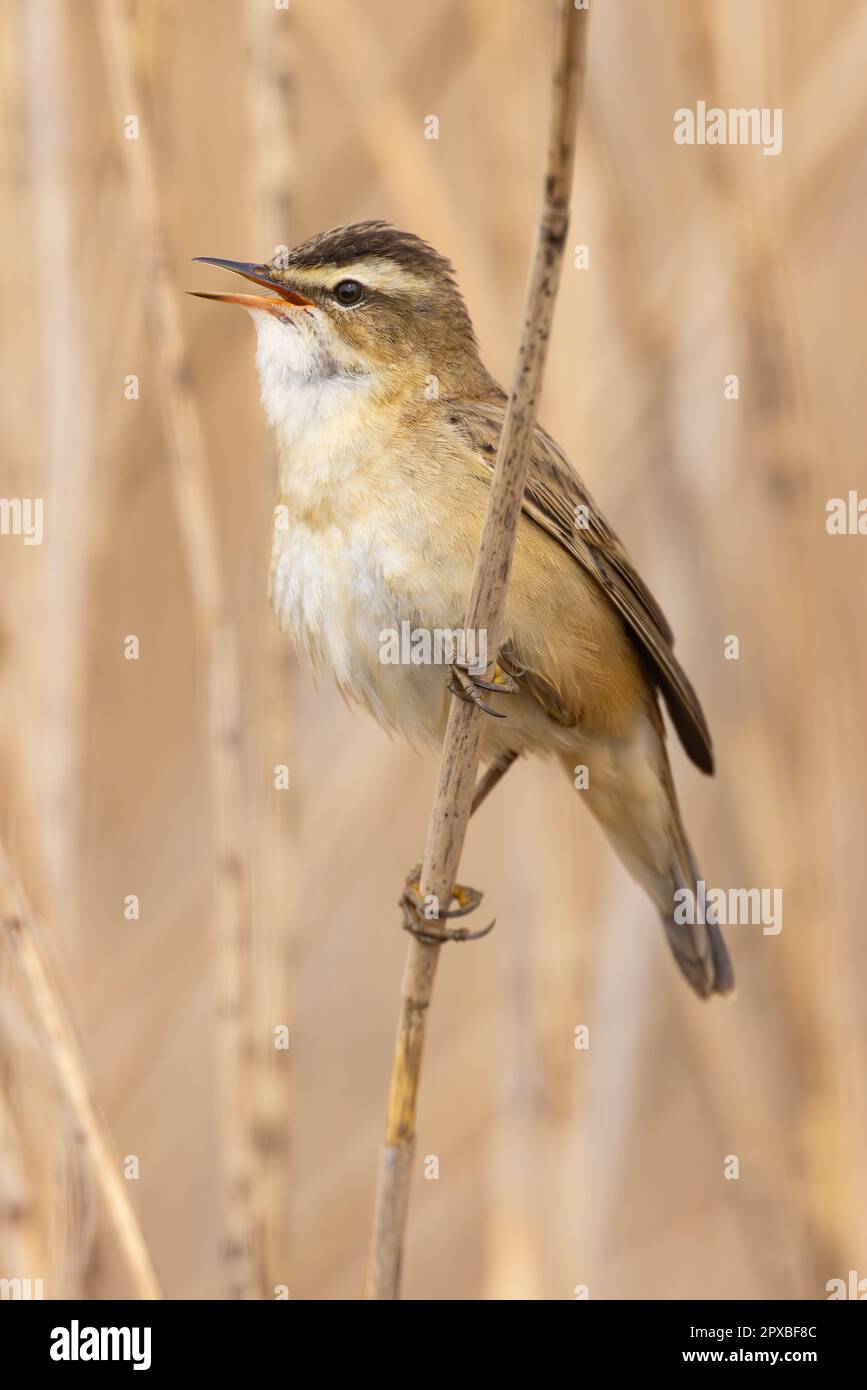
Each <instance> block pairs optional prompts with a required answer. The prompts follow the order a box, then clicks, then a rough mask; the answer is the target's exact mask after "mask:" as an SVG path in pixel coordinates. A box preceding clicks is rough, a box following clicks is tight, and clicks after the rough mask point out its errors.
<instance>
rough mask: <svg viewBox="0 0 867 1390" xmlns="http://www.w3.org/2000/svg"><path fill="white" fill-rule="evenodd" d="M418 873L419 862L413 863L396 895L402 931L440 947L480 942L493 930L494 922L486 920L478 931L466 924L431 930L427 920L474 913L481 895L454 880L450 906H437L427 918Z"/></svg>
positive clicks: (419, 869)
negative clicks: (401, 918)
mask: <svg viewBox="0 0 867 1390" xmlns="http://www.w3.org/2000/svg"><path fill="white" fill-rule="evenodd" d="M420 875H421V864H416V866H415V868H414V869H410V871H409V873H408V874H407V876H406V883H405V884H404V889H403V892H402V893H401V895H400V898H399V906H400V908H401V911H402V912H403V930H404V931H408V932H409V933H410V935H411V936H414V937H415V939H416V941H422V942H424V944H425V945H426V946H442V945H444V944H445V943H446V942H447V941H479V940H480V939H481V937H483V936H487V935H488V932H490V931H493V929H494V922H489V923H488V925H487V926H486V927H483V928H482V929H481V930H480V931H469V930H468V929H467V928H466V927H451V928H450V927H444V928H443V929H442V931H431V930H430V928H429V927H428V926H427V923H428V922H431V921H433V922H438V921H441V920H442V918H444V917H466V916H467V915H468V914H469V913H470V912H475V910H476V908H477V907H478V905H479V903H480V902H481V901H482V895H481V893H480V892H479V890H478V889H477V888H466V887H464V885H463V884H462V883H456V884H455V885H454V887H453V888H452V895H451V897H450V898H449V905H448V906H447V907H443V908H439V909H438V911H437V913H436V916H435V917H427V916H426V915H425V902H424V899H423V898H422V896H421V884H420V882H419V878H420ZM452 903H457V907H452V906H451V904H452ZM495 920H496V919H495Z"/></svg>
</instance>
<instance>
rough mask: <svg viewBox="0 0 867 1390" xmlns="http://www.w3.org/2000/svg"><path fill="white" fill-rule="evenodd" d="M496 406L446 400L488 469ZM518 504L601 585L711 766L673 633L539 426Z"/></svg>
mask: <svg viewBox="0 0 867 1390" xmlns="http://www.w3.org/2000/svg"><path fill="white" fill-rule="evenodd" d="M504 413H505V411H504V407H503V406H500V405H495V404H493V403H487V402H485V403H478V404H477V403H469V402H465V401H461V402H450V404H449V418H450V421H451V423H452V424H453V425H454V426H455V427H456V428H457V429H458V430H459V432H460V433H461V435H462V437H463V438H464V440H465V441H466V443H467V444H468V445H469V446H470V448H472V450H473V452H474V453H475V454H476V455H477V456H478V458H479V459H480V461H481V462H482V463H484V464H485V465H486V467H487V468H488V469H489V470H490V471H493V466H494V462H495V455H496V444H497V441H498V440H499V437H500V432H501V430H502V425H503V416H504ZM492 444H493V446H494V447H493V449H492V448H491V445H492ZM579 508H580V511H579ZM523 510H524V513H525V515H526V516H528V517H529V518H530V519H531V520H532V521H534V522H535V523H536V524H537V525H538V526H541V527H542V529H543V530H545V531H547V532H548V534H549V535H550V536H552V537H553V539H554V540H556V541H557V542H558V544H560V545H562V546H563V548H564V549H565V550H567V551H568V552H569V554H570V555H573V556H574V558H575V559H576V560H577V561H578V563H579V564H580V565H581V566H582V568H583V569H584V570H586V571H587V573H588V574H591V575H592V576H593V578H594V579H595V580H596V582H597V583H598V584H599V585H600V587H601V588H602V589H604V591H605V593H606V594H607V595H608V598H609V600H610V601H611V603H612V604H613V605H614V607H615V608H616V609H617V611H618V613H619V614H620V616H621V618H622V619H623V621H624V623H625V624H626V628H627V631H628V632H629V633H630V634H631V636H632V637H633V638H634V639H635V641H636V645H637V647H638V649H639V652H640V653H641V655H642V657H643V658H644V661H645V666H646V669H647V671H648V674H649V675H650V677H651V679H652V680H653V681H654V682H655V684H656V685H657V686H658V687H659V689H660V691H661V692H662V695H663V698H664V699H665V703H666V707H667V709H668V712H669V714H670V716H671V720H672V723H673V724H674V727H675V728H676V729H677V732H678V735H679V736H680V740H681V742H682V744H683V746H684V748H685V749H686V752H687V753H688V754H689V756H690V758H692V760H693V762H694V763H695V764H696V766H697V767H700V768H701V769H702V771H703V772H713V747H712V744H711V737H710V731H709V730H708V727H707V722H706V720H705V717H704V714H703V713H702V708H701V705H700V704H699V701H698V696H697V695H696V693H695V691H694V690H693V688H692V686H691V684H690V682H689V680H688V678H687V676H686V674H685V672H684V671H683V669H682V667H681V665H680V663H679V662H678V660H677V658H676V657H675V655H674V651H673V650H672V647H673V641H674V637H673V634H672V631H671V628H670V626H669V624H668V621H667V620H666V617H665V614H664V613H663V612H662V609H661V608H660V607H659V604H658V603H657V602H656V599H655V598H654V597H653V595H652V594H651V592H650V590H649V589H648V588H647V585H646V584H645V583H644V581H643V580H642V579H641V577H640V576H639V575H638V574H637V573H636V571H635V569H634V567H633V565H632V562H631V561H630V559H629V556H628V555H627V553H626V551H625V549H624V548H623V546H622V545H621V543H620V541H619V540H618V538H617V536H616V535H615V533H614V532H613V531H612V530H611V527H610V526H609V525H608V523H607V522H606V520H605V518H604V517H603V516H602V515H601V513H600V512H599V511H598V509H597V507H596V505H595V503H594V502H593V499H592V497H591V496H590V494H589V493H588V492H587V490H586V488H585V487H584V485H583V483H582V482H581V480H580V478H579V477H578V475H577V473H576V472H575V470H574V469H573V468H572V465H571V464H570V463H569V460H568V459H567V458H566V456H565V454H563V453H562V451H561V450H560V449H559V448H558V447H557V445H556V444H555V442H554V440H553V439H551V438H550V437H549V436H548V435H547V434H545V432H544V430H542V429H539V428H537V429H536V433H535V436H534V440H533V448H532V451H531V455H530V465H529V469H528V472H527V482H526V486H525V489H524V502H523Z"/></svg>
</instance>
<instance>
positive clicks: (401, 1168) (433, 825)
mask: <svg viewBox="0 0 867 1390" xmlns="http://www.w3.org/2000/svg"><path fill="white" fill-rule="evenodd" d="M588 22H589V21H588V15H587V13H585V12H584V11H580V10H576V9H575V7H574V5H573V4H572V3H571V0H559V5H558V22H557V32H556V38H555V51H554V66H553V74H552V101H551V120H550V128H549V139H548V153H547V160H546V165H545V177H544V183H543V190H544V191H543V203H542V211H541V216H540V220H539V229H538V234H537V238H536V247H535V252H534V256H533V263H532V266H531V271H530V279H529V284H528V287H527V295H526V301H525V308H524V325H523V330H522V333H521V341H520V345H519V348H518V356H517V362H516V365H515V371H514V376H513V382H512V390H511V393H510V396H509V404H508V408H507V411H506V418H505V421H504V424H503V433H502V436H501V438H500V445H499V450H498V453H497V463H496V467H495V470H494V477H493V481H492V484H491V492H490V497H489V499H488V508H487V512H486V515H485V522H484V528H483V530H482V538H481V542H480V544H479V551H478V555H477V556H476V566H475V571H474V574H473V584H472V590H471V594H470V601H469V606H468V608H467V614H466V621H465V626H466V628H467V629H469V630H479V629H484V630H486V631H487V633H488V643H489V651H490V652H491V653H492V654H493V655H492V660H496V650H497V644H498V641H499V634H500V631H501V628H502V623H503V616H504V613H505V606H506V589H507V586H508V580H509V572H510V570H511V564H512V556H513V553H514V548H515V537H516V534H517V526H518V518H519V515H520V511H521V502H522V499H523V495H524V481H525V478H526V474H527V464H528V461H529V456H530V445H531V442H532V438H533V431H534V428H535V423H536V411H537V408H538V403H539V396H540V393H541V389H542V378H543V374H544V370H545V360H546V356H547V349H548V342H549V339H550V331H551V321H552V318H553V312H554V301H555V298H556V294H557V288H558V285H559V281H560V271H561V267H562V262H563V250H564V245H565V240H566V233H567V230H568V226H569V201H570V196H571V190H572V174H573V165H574V152H575V134H576V127H577V118H578V110H579V106H580V101H581V97H582V95H583V88H584V68H585V55H586V44H587V26H588ZM484 717H485V716H484V715H483V714H482V712H481V711H480V710H478V709H477V708H476V707H475V706H473V705H470V704H468V703H466V702H464V701H462V700H455V701H453V702H452V705H451V708H450V710H449V718H448V723H447V726H446V732H445V738H444V741H443V753H442V761H441V764H440V774H439V781H438V784H437V790H436V795H435V798H434V804H433V809H432V811H431V818H430V824H429V826H428V836H427V845H426V847H425V855H424V861H423V864H422V872H421V893H422V896H423V897H428V896H431V895H433V896H435V897H436V899H437V900H438V901H439V902H440V903H448V902H449V901H450V900H451V896H452V889H453V885H454V883H455V880H456V877H457V871H458V866H459V863H460V856H461V850H462V848H463V843H464V837H465V835H466V828H467V822H468V820H469V816H470V813H471V807H472V801H473V792H474V789H475V783H476V769H477V767H478V763H479V754H480V752H481V741H482V734H483V722H482V721H483V720H484ZM439 952H440V947H439V945H432V944H427V943H425V942H422V941H419V940H417V939H413V940H412V941H411V942H410V946H409V950H408V952H407V959H406V965H405V968H404V977H403V986H402V989H401V1002H400V1014H399V1020H398V1030H397V1043H396V1047H395V1055H394V1065H393V1070H392V1077H391V1088H390V1094H389V1102H388V1118H387V1123H386V1135H385V1144H384V1146H383V1149H382V1155H381V1160H380V1169H379V1183H378V1189H377V1195H376V1206H375V1212H374V1225H373V1235H372V1239H371V1246H370V1257H369V1261H368V1268H367V1277H366V1283H365V1297H366V1298H369V1299H395V1298H397V1297H398V1296H399V1292H400V1269H401V1258H402V1252H403V1240H404V1230H405V1226H406V1214H407V1205H408V1200H409V1184H410V1173H411V1166H412V1157H413V1147H414V1138H415V1113H416V1101H417V1097H418V1088H419V1082H420V1079H421V1061H422V1049H423V1044H424V1029H425V1019H426V1015H427V1010H428V1008H429V1006H430V1003H431V999H432V996H433V985H434V979H435V976H436V967H437V962H438V959H439Z"/></svg>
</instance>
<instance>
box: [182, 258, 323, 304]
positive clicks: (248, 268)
mask: <svg viewBox="0 0 867 1390" xmlns="http://www.w3.org/2000/svg"><path fill="white" fill-rule="evenodd" d="M193 259H194V260H196V261H201V262H202V263H203V264H204V265H218V266H221V267H222V268H223V270H233V271H234V272H235V274H236V275H243V276H244V279H245V280H252V281H253V282H254V283H255V284H257V285H264V286H265V287H266V288H267V289H269V290H275V291H276V293H275V294H272V295H262V294H209V293H207V292H206V291H205V290H188V291H187V293H188V294H194V295H196V296H197V298H199V299H216V300H219V301H220V303H222V304H241V305H243V307H244V308H245V309H264V310H265V311H266V312H267V313H269V314H273V313H274V312H275V311H276V310H277V309H280V310H283V309H285V308H286V306H287V304H291V305H294V306H295V307H296V308H299V309H303V308H307V307H309V306H310V305H312V303H313V300H312V299H305V298H304V295H303V294H297V293H296V291H295V290H290V289H287V288H286V286H285V285H281V284H280V283H279V281H277V280H274V279H273V278H272V276H271V272H270V270H269V269H268V266H266V265H254V264H253V263H252V261H221V260H219V259H218V258H217V257H216V256H195V257H194V258H193Z"/></svg>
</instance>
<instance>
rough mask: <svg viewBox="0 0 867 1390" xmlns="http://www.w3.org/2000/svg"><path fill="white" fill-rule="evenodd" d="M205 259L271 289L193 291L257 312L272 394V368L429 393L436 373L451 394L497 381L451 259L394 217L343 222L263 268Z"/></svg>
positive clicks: (282, 373) (276, 372)
mask: <svg viewBox="0 0 867 1390" xmlns="http://www.w3.org/2000/svg"><path fill="white" fill-rule="evenodd" d="M198 259H199V260H202V261H204V262H205V263H206V264H208V265H216V266H221V267H223V268H224V269H226V270H232V271H234V272H236V273H237V274H239V275H243V276H244V277H245V278H246V279H248V280H251V281H253V282H254V283H255V284H256V285H257V286H259V287H260V288H261V289H263V290H265V291H267V293H260V294H214V293H202V292H201V291H194V293H197V294H200V295H201V297H202V298H204V299H215V300H219V301H220V302H222V303H225V304H240V305H242V306H243V307H244V308H246V309H249V310H250V311H251V314H252V317H253V320H254V323H255V326H256V332H257V336H258V352H257V364H258V367H259V372H260V376H261V377H262V381H263V392H264V389H265V385H266V382H265V377H266V374H270V375H271V376H272V377H274V378H276V379H280V378H282V379H284V380H286V381H287V383H288V382H290V381H295V382H297V380H298V379H299V378H301V379H304V380H307V381H310V382H315V381H316V380H321V381H323V382H325V381H337V380H340V379H343V380H344V381H347V382H348V381H350V380H353V379H354V380H355V381H356V382H358V381H359V380H360V379H365V380H367V381H369V382H370V383H371V384H374V385H377V384H378V385H381V387H382V389H383V390H386V391H388V390H395V391H397V390H400V389H401V387H404V388H407V387H408V388H409V389H412V388H413V386H415V385H418V388H419V390H421V389H423V384H424V382H425V381H426V380H427V379H428V378H430V377H435V378H436V379H437V382H438V385H439V394H443V395H449V396H451V395H460V394H463V393H464V391H466V390H471V391H477V390H478V389H479V384H480V379H483V380H485V381H489V380H490V379H489V378H488V377H487V373H486V372H485V369H484V367H482V365H481V363H480V361H479V356H478V349H477V346H476V340H475V336H474V333H473V327H472V323H471V322H470V318H469V315H468V313H467V310H466V306H465V305H464V301H463V299H462V297H461V294H460V291H459V290H458V288H457V285H456V284H455V280H454V274H453V270H452V266H451V264H450V262H449V261H447V260H446V258H445V257H444V256H441V255H440V254H439V252H437V251H435V250H434V249H433V247H431V246H429V245H428V244H427V243H426V242H424V241H422V240H421V239H420V238H419V237H417V236H413V235H412V234H411V233H410V232H401V231H398V230H397V229H396V228H394V227H392V226H390V225H389V224H388V223H386V222H358V223H355V224H353V225H351V226H347V227H336V228H335V229H334V230H333V231H330V232H323V233H322V234H321V235H319V236H315V237H312V238H311V239H310V240H309V241H305V242H304V243H303V244H302V245H300V246H296V247H295V248H294V250H292V251H289V252H288V253H284V254H282V255H280V256H277V257H275V259H274V260H273V261H270V262H268V263H267V264H262V265H256V264H254V263H248V262H245V261H224V260H217V259H215V258H213V257H210V256H201V257H199V258H198Z"/></svg>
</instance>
